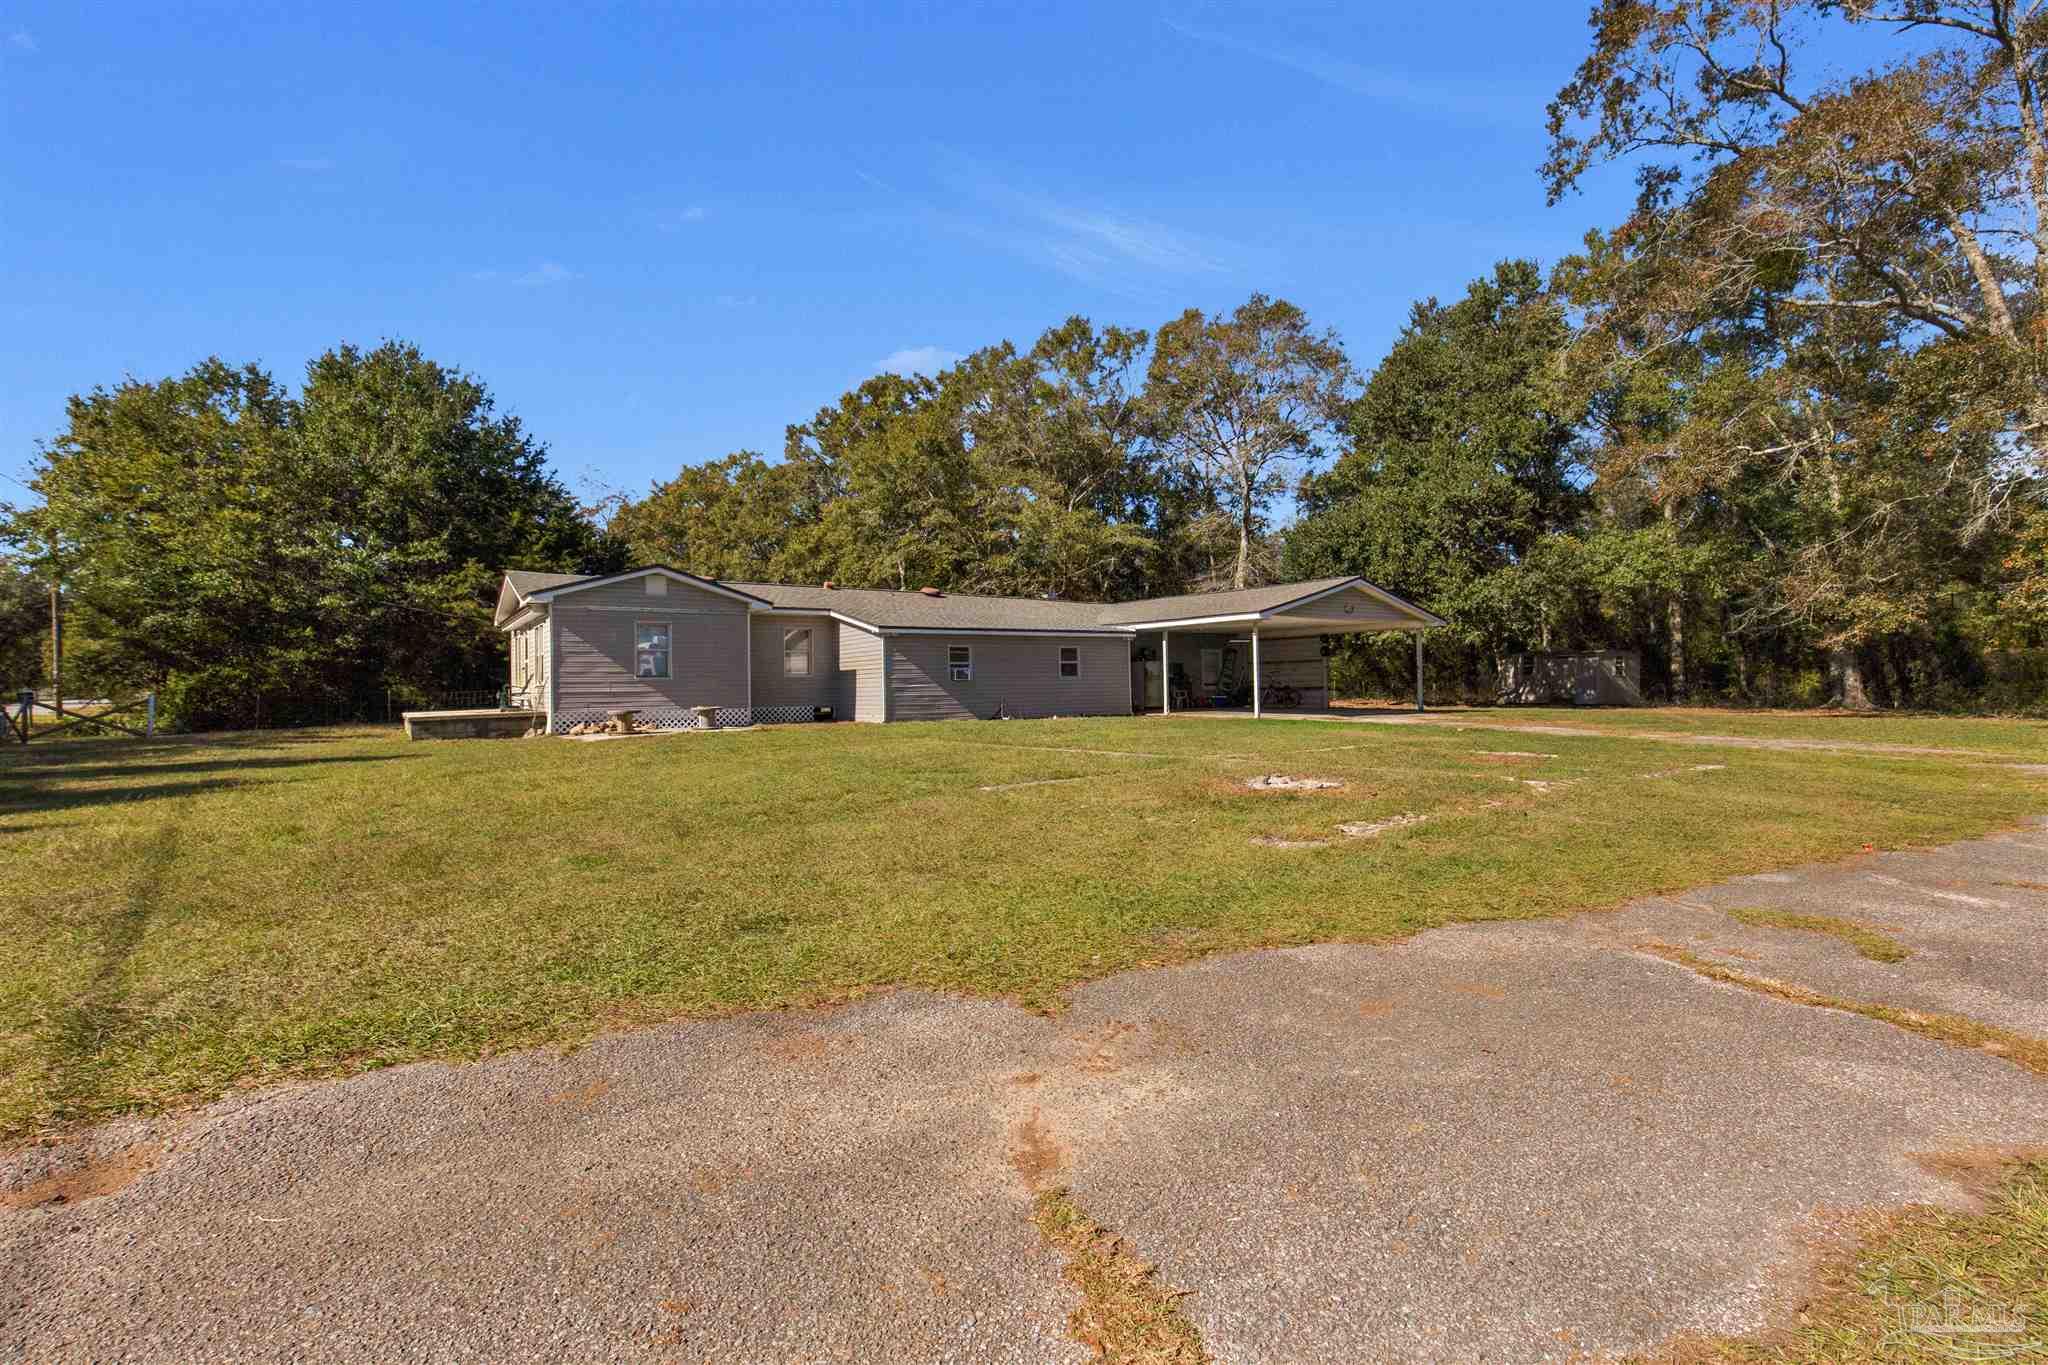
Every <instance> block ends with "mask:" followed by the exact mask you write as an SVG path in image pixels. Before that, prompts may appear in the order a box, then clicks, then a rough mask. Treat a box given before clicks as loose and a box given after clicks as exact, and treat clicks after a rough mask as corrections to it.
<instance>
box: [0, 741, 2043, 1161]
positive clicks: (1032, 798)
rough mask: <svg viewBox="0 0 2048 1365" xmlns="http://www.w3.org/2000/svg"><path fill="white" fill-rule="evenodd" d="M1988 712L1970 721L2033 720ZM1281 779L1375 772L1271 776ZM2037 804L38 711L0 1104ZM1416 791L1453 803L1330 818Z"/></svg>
mask: <svg viewBox="0 0 2048 1365" xmlns="http://www.w3.org/2000/svg"><path fill="white" fill-rule="evenodd" d="M1752 723H1754V722H1752ZM1942 724H1944V725H1968V724H1972V723H1969V722H1942ZM1974 724H1976V725H1978V726H1981V727H1983V728H1982V730H1981V731H1972V733H1973V734H1977V735H1979V736H1980V738H1979V740H1978V742H1976V743H1974V744H1972V745H1971V746H1969V747H1973V748H1978V749H1982V750H1985V751H1986V752H1987V753H1991V752H2018V751H2020V750H2019V749H2018V748H2017V747H2015V746H2017V745H2018V744H2019V742H2020V740H2021V739H2023V738H2025V735H2024V734H2023V733H2022V732H2021V731H2020V730H2019V729H2018V728H2017V727H2014V726H2007V725H2005V724H2004V723H2001V722H1975V723H1974ZM1489 750H1527V751H1539V752H1540V753H1542V754H1545V755H1554V757H1522V758H1517V757H1507V756H1501V755H1498V754H1489V753H1487V752H1485V751H1489ZM1709 763H1713V764H1725V765H1726V766H1725V767H1723V768H1719V769H1716V770H1712V771H1695V770H1694V769H1695V765H1701V764H1709ZM1269 772H1280V773H1288V774H1298V775H1304V776H1314V777H1322V778H1329V779H1335V780H1339V781H1342V782H1343V783H1345V784H1346V785H1345V786H1344V788H1343V789H1342V790H1339V791H1336V792H1325V793H1315V794H1298V795H1297V794H1286V793H1259V792H1252V791H1249V790H1246V789H1245V788H1244V786H1243V785H1242V784H1243V781H1244V779H1245V778H1247V777H1250V776H1253V775H1256V774H1260V773H1269ZM1651 774H1662V775H1658V776H1652V775H1651ZM1532 781H1533V782H1536V783H1541V784H1544V785H1541V786H1537V785H1531V782H1532ZM1013 784H1031V785H1013ZM985 787H998V788H1005V789H1003V790H994V791H985V790H982V788H985ZM2044 810H2048V781H2044V779H2043V777H2042V776H2041V775H2039V774H2029V773H2026V772H2023V771H2020V770H2018V769H2016V768H2014V767H2012V766H2010V765H2009V764H2003V763H1999V762H1993V761H1987V760H1979V759H1967V760H1966V759H1942V758H1925V757H1901V756H1883V757H1872V756H1867V755H1831V754H1824V753H1813V752H1802V753H1781V752H1769V751H1752V750H1705V749H1700V748H1696V747H1692V746H1684V745H1674V744H1669V743H1662V742H1657V741H1653V740H1644V739H1639V738H1633V737H1627V736H1616V737H1600V738H1590V737H1586V738H1580V737H1554V736H1543V737H1540V738H1539V737H1534V736H1522V735H1504V734H1502V733H1499V732H1494V731H1486V730H1478V729H1471V730H1465V731H1459V730H1457V729H1454V728H1439V727H1393V726H1378V725H1335V724H1313V723H1304V722H1300V721H1285V720H1275V721H1266V722H1251V721H1242V720H1238V721H1232V720H1217V719H1200V718H1187V719H1182V720H1172V721H1165V720H1159V719H1147V720H1099V721H1019V722H1011V723H1007V724H977V723H971V722H955V723H949V724H927V725H901V726H890V727H886V728H883V727H871V726H854V725H841V726H822V727H784V728H777V729H764V730H759V731H753V732H745V733H731V734H723V735H684V736H675V737H668V738H660V739H641V740H630V741H623V742H614V743H598V744H579V743H573V742H569V741H566V740H536V741H506V742H499V743H486V742H452V743H422V744H408V743H406V742H405V741H404V740H403V739H402V738H401V737H399V736H397V735H395V734H393V733H390V732H384V731H371V730H353V731H330V732H301V733H278V734H265V735H245V736H227V737H218V738H211V739H202V740H184V741H158V742H153V743H143V742H138V741H132V740H105V741H93V742H85V741H80V742H74V743H67V744H50V745H46V746H35V745H31V746H28V747H26V748H13V749H9V750H6V751H5V752H4V753H0V1135H5V1136H11V1137H19V1136H22V1135H24V1134H26V1133H30V1132H33V1131H35V1130H37V1129H39V1128H43V1127H48V1126H56V1125H62V1124H66V1123H70V1122H75V1121H79V1120H84V1119H90V1118H94V1117H98V1116H102V1115H106V1114H109V1113H113V1112H118V1111H122V1110H128V1109H135V1108H146V1107H149V1106H154V1105H161V1104H167V1103H175V1102H180V1101H185V1100H190V1099H195V1098H200V1097H204V1096H208V1095H213V1094H217V1093H219V1092H221V1091H222V1090H224V1089H225V1088H228V1087H231V1086H234V1085H236V1084H240V1083H246V1082H260V1081H264V1080H270V1079H275V1078H278V1077H283V1076H293V1075H313V1074H323V1073H335V1072H342V1071H347V1070H351V1069H355V1068H360V1067H363V1066H370V1065H380V1064H385V1063H389V1062H395V1061H401V1060H407V1059H412V1058H420V1057H433V1056H473V1055H476V1054H478V1053H480V1052H483V1051H487V1050H492V1049H498V1048H504V1047H508V1046H513V1045H519V1044H528V1043H534V1042H542V1041H574V1040H577V1039H581V1038H585V1037H587V1036H589V1035H590V1034H591V1033H593V1032H595V1031H596V1030H599V1029H601V1028H605V1027H608V1026H616V1025H620V1024H627V1023H633V1022H639V1021H646V1020H653V1019H661V1018H669V1017H675V1016H679V1015H688V1014H693V1013H705V1012H716V1011H724V1010H732V1009H744V1008H752V1007H758V1006H769V1005H784V1004H792V1003H802V1002H815V1001H824V1000H832V999H837V998H843V997H847V996H851V995H856V994H859V993H861V992H863V991H868V990H872V989H876V988H880V987H885V986H889V985H895V984H903V985H913V986H922V987H929V988H935V989H939V990H950V991H969V992H978V993H991V994H1002V995H1008V996H1012V997H1014V998H1017V999H1019V1000H1021V1001H1023V1002H1024V1003H1026V1004H1029V1005H1032V1006H1036V1007H1057V1005H1058V1002H1059V1000H1060V998H1061V993H1062V992H1063V991H1064V990H1065V989H1067V988H1068V987H1070V986H1072V985H1073V984H1074V983H1076V982H1079V981H1083V980H1086V979H1088V978H1091V977H1097V976H1101V975H1103V974H1105V973H1108V972H1113V971H1117V970H1120V969H1123V968H1127V967H1132V966H1136V965H1139V964H1144V963H1156V962H1164V961H1172V960H1177V959H1182V958H1186V957H1190V956H1193V955H1196V954H1200V953H1205V952H1212V951H1216V950H1220V949H1230V948H1242V947H1249V946H1254V945H1260V944H1289V943H1303V942H1309V941H1314V940H1333V939H1342V940H1377V939H1386V938H1391V937H1394V936H1398V935H1402V934H1408V933H1413V932H1415V931H1416V930H1419V929H1423V928H1427V927H1429V926H1431V925H1436V924H1442V923H1445V922H1447V921H1452V920H1483V919H1498V918H1515V917H1525V916H1536V915H1552V914H1559V913H1564V912H1568V911H1572V910H1577V909H1581V908H1586V907H1594V906H1603V905H1611V904H1614V903H1616V902H1618V901H1621V900H1623V899H1626V898H1628V897H1631V896H1636V895H1641V894H1645V893H1650V892H1657V891H1663V890H1671V889H1675V888H1679V887H1685V886H1690V885H1695V884H1698V883H1700V882H1704V881H1708V880H1711V879H1714V878H1718V877H1723V876H1727V875H1730V874H1734V873H1740V872H1751V871H1758V870H1762V869H1765V868H1769V867H1776V866H1783V865H1787V864H1792V863H1797V862H1802V861H1806V860H1810V859H1815V858H1829V857H1838V856H1841V855H1845V854H1849V853H1854V852H1856V851H1859V850H1860V849H1862V848H1863V847H1864V846H1865V845H1867V844H1868V845H1875V846H1878V847H1896V846H1900V845H1908V844H1924V843H1933V842H1939V841H1945V840H1949V839H1955V838H1960V837H1965V836H1969V835H1974V834H1980V833H1983V832H1985V831H1988V830H1992V829H1997V828H2001V827H2005V826H2009V825H2011V824H2013V823H2015V822H2017V821H2019V820H2021V819H2024V818H2027V817H2030V816H2033V815H2036V814H2039V813H2041V812H2042V811H2044ZM1403 814H1413V815H1421V816H1425V817H1427V818H1426V819H1424V820H1422V821H1420V822H1419V823H1412V824H1408V825H1405V826H1401V827H1398V828H1392V829H1389V830H1388V831H1387V832H1385V833H1383V834H1381V835H1379V836H1378V837H1374V838H1349V837H1346V836H1344V835H1342V834H1339V833H1337V832H1336V828H1335V827H1336V826H1337V825H1338V824H1339V823H1344V822H1373V821H1379V820H1384V819H1387V818H1388V817H1391V816H1396V815H1403ZM1257 838H1278V839H1282V840H1291V841H1298V842H1307V843H1321V844H1322V845H1323V846H1321V847H1308V848H1276V847H1268V846H1261V845H1259V844H1255V843H1254V842H1253V841H1254V840H1255V839H1257Z"/></svg>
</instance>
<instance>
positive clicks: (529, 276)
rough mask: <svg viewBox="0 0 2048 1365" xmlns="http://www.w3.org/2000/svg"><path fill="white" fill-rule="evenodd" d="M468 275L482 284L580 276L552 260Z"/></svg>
mask: <svg viewBox="0 0 2048 1365" xmlns="http://www.w3.org/2000/svg"><path fill="white" fill-rule="evenodd" d="M469 277H470V278H471V279H472V280H476V281H478V282H479V283H483V284H516V285H541V284H562V283H565V282H567V281H569V280H576V279H581V278H582V276H580V275H578V274H577V273H576V272H575V271H573V270H571V269H569V267H567V266H565V265H558V264H557V263H555V262H554V261H542V262H541V263H540V264H539V265H537V266H534V267H533V268H532V269H531V270H515V271H507V270H472V271H471V272H470V273H469Z"/></svg>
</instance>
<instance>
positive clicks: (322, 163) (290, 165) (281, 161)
mask: <svg viewBox="0 0 2048 1365" xmlns="http://www.w3.org/2000/svg"><path fill="white" fill-rule="evenodd" d="M277 164H278V165H280V166H282V167H284V168H285V169H286V170H288V171H306V172H309V173H314V172H319V171H331V170H333V169H334V163H333V162H332V161H331V160H329V159H328V158H326V157H324V156H281V157H279V158H278V159H277Z"/></svg>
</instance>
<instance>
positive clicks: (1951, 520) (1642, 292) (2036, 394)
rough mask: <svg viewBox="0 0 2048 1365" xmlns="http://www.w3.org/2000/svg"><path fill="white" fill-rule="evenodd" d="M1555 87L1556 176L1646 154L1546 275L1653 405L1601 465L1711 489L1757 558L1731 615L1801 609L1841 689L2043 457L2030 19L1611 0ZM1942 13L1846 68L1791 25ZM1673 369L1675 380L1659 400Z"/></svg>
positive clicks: (1701, 0) (2036, 94)
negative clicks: (1837, 67) (1609, 228)
mask: <svg viewBox="0 0 2048 1365" xmlns="http://www.w3.org/2000/svg"><path fill="white" fill-rule="evenodd" d="M1592 22H1593V50H1592V52H1591V54H1590V55H1589V56H1588V57H1587V59H1586V61H1585V62H1584V64H1582V66H1581V67H1580V69H1579V71H1578V74H1577V76H1576V77H1575V79H1574V80H1573V81H1572V82H1571V83H1570V84H1568V85H1567V86H1566V87H1565V88H1564V90H1563V91H1562V92H1560V94H1559V96H1558V98H1557V100H1556V102H1555V103H1554V104H1553V105H1552V106H1551V114H1550V130H1551V152H1550V157H1549V160H1548V161H1547V163H1546V165H1545V167H1544V172H1545V175H1546V178H1547V180H1548V183H1549V187H1550V191H1551V195H1552V198H1553V200H1555V199H1556V198H1557V197H1559V196H1560V195H1562V194H1563V193H1565V192H1566V191H1568V190H1569V189H1570V188H1571V187H1572V186H1573V185H1574V184H1575V183H1576V182H1577V181H1578V179H1579V178H1580V177H1581V176H1582V175H1583V174H1584V173H1585V172H1586V170H1587V169H1588V168H1589V167H1590V166H1592V165H1593V164H1595V163H1597V162H1600V161H1606V160H1614V159H1621V158H1627V159H1632V160H1639V161H1642V162H1643V163H1644V164H1642V165H1641V167H1640V170H1639V182H1640V185H1641V194H1640V197H1639V199H1638V203H1637V207H1636V211H1635V213H1634V214H1633V215H1632V216H1631V218H1630V219H1629V220H1628V222H1626V223H1624V224H1623V225H1622V226H1621V227H1620V228H1619V229H1618V230H1616V231H1615V232H1614V233H1612V234H1607V235H1604V236H1602V235H1597V234H1596V235H1595V236H1593V237H1592V238H1591V239H1589V243H1588V249H1587V251H1586V253H1585V254H1584V255H1583V256H1582V257H1580V258H1579V259H1578V260H1576V261H1574V262H1571V263H1568V265H1567V268H1566V270H1565V272H1564V276H1565V279H1566V283H1565V288H1566V289H1567V290H1568V291H1569V293H1570V295H1571V297H1572V299H1573V302H1574V303H1576V304H1578V305H1579V306H1581V307H1583V308H1584V309H1586V312H1587V322H1588V327H1587V337H1586V343H1585V345H1584V346H1583V348H1582V353H1581V356H1580V363H1581V365H1582V367H1584V368H1585V369H1586V370H1588V371H1590V372H1593V373H1596V374H1597V375H1598V376H1599V379H1598V381H1597V382H1599V383H1601V384H1604V385H1606V386H1607V387H1608V388H1609V389H1610V390H1611V391H1613V392H1616V393H1620V394H1624V395H1629V396H1631V397H1633V398H1634V399H1635V400H1636V401H1637V402H1638V403H1639V405H1641V407H1643V408H1644V409H1645V410H1653V411H1654V410H1659V409H1661V410H1663V411H1662V415H1661V420H1652V421H1637V420H1635V419H1634V418H1632V417H1629V416H1628V415H1626V414H1624V415H1623V420H1621V421H1619V422H1617V423H1616V424H1615V425H1614V427H1613V429H1612V434H1613V435H1614V436H1615V437H1616V439H1615V440H1614V441H1613V443H1612V444H1611V445H1610V446H1609V448H1608V449H1607V450H1606V451H1605V452H1604V453H1603V456H1602V460H1601V465H1602V470H1603V473H1604V474H1608V475H1612V476H1621V475H1630V476H1634V477H1638V478H1641V479H1643V480H1644V481H1645V482H1646V483H1647V484H1649V485H1651V486H1653V487H1655V488H1656V489H1657V490H1658V495H1659V497H1660V498H1679V499H1691V498H1697V497H1701V496H1711V497H1715V498H1719V499H1722V500H1723V501H1724V502H1725V504H1726V506H1727V507H1728V508H1730V509H1731V510H1732V511H1733V512H1734V513H1735V514H1736V515H1737V516H1738V517H1739V518H1740V519H1741V526H1742V529H1743V532H1744V533H1745V534H1746V535H1748V536H1749V537H1750V538H1751V541H1752V543H1753V544H1754V545H1755V546H1756V548H1757V549H1758V551H1759V552H1760V554H1759V559H1758V564H1759V566H1760V568H1761V569H1762V571H1761V572H1760V573H1758V574H1757V575H1756V577H1755V580H1754V587H1755V588H1756V591H1755V592H1754V593H1752V594H1751V595H1750V602H1751V605H1750V607H1749V608H1748V611H1747V616H1746V620H1745V621H1744V622H1743V623H1742V624H1743V625H1745V626H1746V627H1749V628H1757V629H1761V628H1766V627H1780V626H1788V625H1789V626H1792V627H1796V628H1799V629H1802V630H1810V631H1812V632H1814V633H1815V634H1816V635H1817V636H1818V638H1819V639H1820V640H1821V642H1822V643H1823V644H1824V645H1825V646H1827V647H1828V648H1829V649H1830V650H1831V651H1832V657H1833V660H1834V667H1835V670H1836V676H1837V689H1838V694H1839V695H1840V696H1841V697H1842V698H1843V699H1845V700H1850V701H1854V700H1857V699H1859V698H1860V695H1861V693H1862V690H1863V682H1862V676H1861V674H1862V664H1861V662H1860V660H1861V658H1862V657H1863V656H1864V655H1865V654H1866V653H1867V652H1868V651H1870V650H1872V649H1874V648H1876V647H1878V646H1879V645H1880V644H1881V643H1882V642H1883V641H1885V640H1887V639H1897V638H1900V637H1901V636H1903V635H1905V634H1908V633H1913V632H1920V633H1925V632H1927V631H1929V630H1931V629H1934V628H1935V627H1936V626H1937V624H1938V621H1939V618H1940V617H1941V615H1942V613H1943V612H1944V611H1945V610H1947V607H1946V604H1947V603H1948V602H1949V601H1950V600H1951V599H1952V598H1953V596H1954V595H1955V593H1956V591H1958V590H1959V588H1960V586H1961V585H1964V584H1967V583H1968V582H1970V581H1973V579H1974V578H1975V576H1977V575H1980V574H1981V573H1982V572H1983V570H1984V566H1985V565H1986V564H1987V563H1989V562H1991V561H1993V560H1995V557H1996V556H1995V554H1994V553H1993V551H1994V549H1995V547H1996V544H1997V542H1998V541H1999V539H2000V538H2001V537H2002V536H2003V535H2005V534H2006V532H2007V531H2008V529H2009V528H2010V526H2011V525H2012V523H2013V521H2014V520H2015V517H2016V513H2017V510H2018V508H2019V507H2021V506H2022V505H2024V504H2025V502H2026V501H2027V500H2028V498H2029V496H2030V494H2029V490H2030V489H2031V488H2034V487H2036V486H2037V485H2038V482H2039V479H2040V471H2041V455H2040V451H2041V441H2042V438H2043V433H2044V430H2048V425H2044V424H2048V348H2044V346H2043V345H2042V341H2041V334H2040V332H2039V330H2038V329H2039V326H2040V322H2039V306H2040V299H2041V287H2042V284H2043V282H2044V272H2048V252H2044V250H2043V248H2044V246H2048V141H2044V136H2043V111H2042V108H2041V99H2040V90H2039V85H2038V81H2039V72H2040V68H2041V63H2042V60H2043V58H2044V56H2048V26H2044V25H2043V24H2042V23H2041V22H2040V21H2039V20H2038V19H2037V18H2034V17H2033V16H2031V14H2023V13H2022V12H2021V11H2020V10H2019V8H2018V7H2016V6H2015V5H2014V4H2012V3H2009V0H1983V2H1982V3H1970V4H1964V3H1946V2H1945V0H1899V3H1897V4H1896V5H1888V4H1878V3H1870V2H1869V0H1848V2H1847V3H1835V2H1832V0H1812V2H1811V3H1775V2H1774V0H1658V2H1657V3H1652V2H1651V0H1605V3H1602V4H1601V5H1599V6H1598V7H1597V8H1596V9H1595V10H1594V12H1593V21H1592ZM1845 23H1846V24H1848V25H1852V26H1861V27H1865V28H1872V29H1876V30H1878V31H1891V32H1894V33H1897V34H1899V35H1901V36H1902V37H1913V38H1920V37H1925V36H1927V35H1933V36H1934V38H1935V41H1934V42H1933V43H1932V44H1930V45H1927V46H1924V47H1921V48H1918V49H1915V50H1908V51H1904V52H1902V53H1901V55H1899V56H1898V57H1896V58H1895V59H1893V60H1891V61H1889V62H1886V63H1884V64H1882V65H1880V66H1878V67H1877V68H1875V69H1873V70H1869V71H1866V72H1862V73H1859V74H1856V75H1853V76H1850V77H1847V78H1844V79H1833V80H1829V79H1813V78H1807V77H1804V76H1803V75H1802V73H1801V72H1800V70H1799V69H1798V67H1797V64H1796V63H1795V60H1794V54H1795V53H1796V52H1798V51H1800V50H1801V42H1802V40H1803V39H1805V38H1807V37H1809V36H1811V35H1812V34H1814V33H1823V34H1824V33H1826V32H1828V31H1830V29H1831V28H1832V26H1834V25H1838V24H1845ZM1674 380H1676V381H1677V382H1678V383H1679V384H1680V386H1681V391H1682V393H1683V398H1682V400H1681V401H1680V403H1679V404H1678V406H1679V407H1680V408H1682V411H1672V410H1671V402H1670V399H1669V397H1668V395H1669V393H1670V392H1671V389H1670V385H1671V382H1672V381H1674Z"/></svg>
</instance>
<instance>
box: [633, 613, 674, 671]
mask: <svg viewBox="0 0 2048 1365" xmlns="http://www.w3.org/2000/svg"><path fill="white" fill-rule="evenodd" d="M668 669H669V626H668V623H667V622H665V621H641V622H639V623H638V624H636V625H635V626H634V627H633V676H634V677H636V678H666V677H667V676H668V675H669V672H668Z"/></svg>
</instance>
